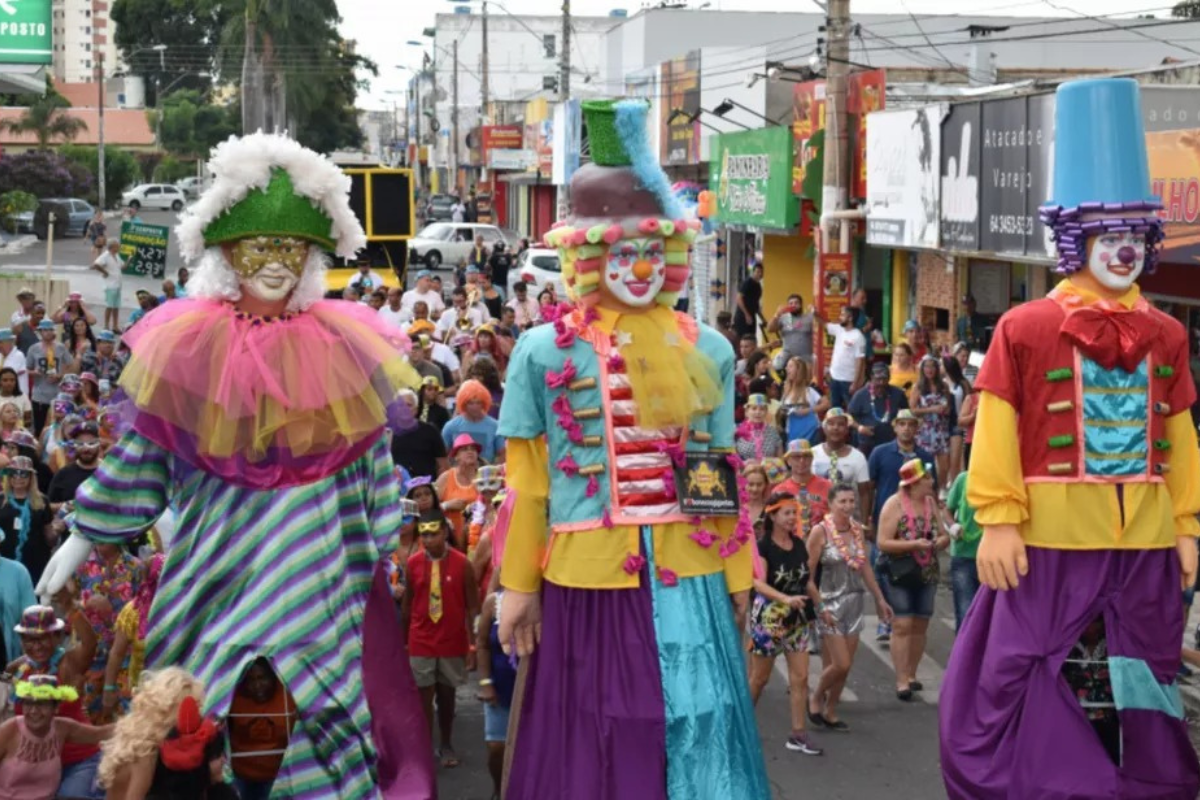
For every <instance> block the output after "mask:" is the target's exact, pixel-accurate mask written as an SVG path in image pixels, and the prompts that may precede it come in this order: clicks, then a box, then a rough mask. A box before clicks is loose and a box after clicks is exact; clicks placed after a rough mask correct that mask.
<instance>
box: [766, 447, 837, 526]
mask: <svg viewBox="0 0 1200 800" xmlns="http://www.w3.org/2000/svg"><path fill="white" fill-rule="evenodd" d="M784 458H786V459H787V465H788V469H789V470H790V473H789V475H788V477H787V480H785V481H783V482H782V483H780V484H779V485H777V486H776V487H775V488H774V489H772V490H771V491H773V492H787V493H788V494H790V495H793V496H795V497H796V500H797V502H799V504H800V516H799V518H798V519H797V520H796V530H797V531H798V532H799V533H800V535H801V536H802V537H807V536H808V532H809V531H810V530H812V527H813V526H814V525H816V524H817V523H818V522H820V521H821V519H822V518H823V517H824V516H825V514H827V513H828V512H829V506H828V503H827V502H826V500H827V498H828V497H829V490H830V489H831V488H832V486H833V485H832V484H831V483H830V482H829V481H828V480H826V479H825V478H822V477H820V476H819V475H815V474H813V471H812V465H813V451H812V445H811V444H809V443H808V440H807V439H793V440H792V441H790V442H788V447H787V452H786V453H785V454H784Z"/></svg>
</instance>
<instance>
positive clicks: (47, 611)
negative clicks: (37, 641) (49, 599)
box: [13, 606, 67, 636]
mask: <svg viewBox="0 0 1200 800" xmlns="http://www.w3.org/2000/svg"><path fill="white" fill-rule="evenodd" d="M66 627H67V624H66V623H65V622H63V621H62V620H61V619H59V618H58V615H57V614H55V613H54V609H53V608H51V607H50V606H30V607H29V608H27V609H25V610H24V611H22V612H21V621H20V622H18V623H17V624H16V625H14V626H13V630H14V631H16V632H17V633H19V634H21V635H22V636H48V635H49V634H51V633H59V632H61V631H62V630H63V629H64V628H66Z"/></svg>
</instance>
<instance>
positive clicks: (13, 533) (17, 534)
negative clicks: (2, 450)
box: [0, 456, 54, 585]
mask: <svg viewBox="0 0 1200 800" xmlns="http://www.w3.org/2000/svg"><path fill="white" fill-rule="evenodd" d="M3 488H4V497H3V499H2V502H0V529H3V530H4V542H3V543H2V544H0V556H4V557H5V558H11V559H12V560H13V561H19V562H20V563H22V564H24V565H25V569H27V570H29V577H31V578H33V582H34V584H35V585H36V584H37V582H38V580H40V579H41V577H42V571H43V570H45V569H46V564H47V563H48V562H49V561H50V553H51V550H52V548H51V546H50V539H49V538H48V537H47V534H46V528H47V526H49V525H50V523H51V522H52V521H53V519H54V515H53V514H52V513H51V511H50V506H49V505H47V504H46V501H45V500H44V499H43V498H42V493H41V492H39V491H38V487H37V479H36V476H35V474H34V466H33V462H32V461H31V460H30V459H28V458H24V457H21V456H18V457H16V458H14V459H13V460H12V461H11V462H10V463H9V465H8V466H7V467H6V468H5V470H4V483H3Z"/></svg>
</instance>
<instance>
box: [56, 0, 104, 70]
mask: <svg viewBox="0 0 1200 800" xmlns="http://www.w3.org/2000/svg"><path fill="white" fill-rule="evenodd" d="M110 5H111V3H110V2H109V0H54V4H53V20H54V78H55V80H58V81H63V82H67V83H87V82H90V81H94V80H96V67H97V65H98V64H99V63H100V61H101V60H103V62H104V63H105V64H109V65H112V69H110V70H109V71H110V72H111V71H113V70H115V68H116V64H117V59H118V56H119V54H118V50H117V44H116V39H115V33H116V30H115V27H114V25H113V22H112V20H110V19H109V16H108V12H109V7H110Z"/></svg>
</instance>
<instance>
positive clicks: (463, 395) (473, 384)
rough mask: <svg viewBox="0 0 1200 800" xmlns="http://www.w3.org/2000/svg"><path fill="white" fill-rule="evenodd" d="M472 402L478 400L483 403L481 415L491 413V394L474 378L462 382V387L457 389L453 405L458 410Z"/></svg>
mask: <svg viewBox="0 0 1200 800" xmlns="http://www.w3.org/2000/svg"><path fill="white" fill-rule="evenodd" d="M472 400H478V401H479V402H481V403H483V413H485V414H486V413H487V412H489V411H491V409H492V393H491V392H489V391H488V390H487V387H486V386H484V385H483V384H482V383H480V382H479V381H477V380H475V379H474V378H472V379H471V380H469V381H463V383H462V386H459V387H458V394H457V395H456V396H455V399H454V405H455V406H456V407H458V408H464V407H465V406H466V405H467V403H469V402H471V401H472Z"/></svg>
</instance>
